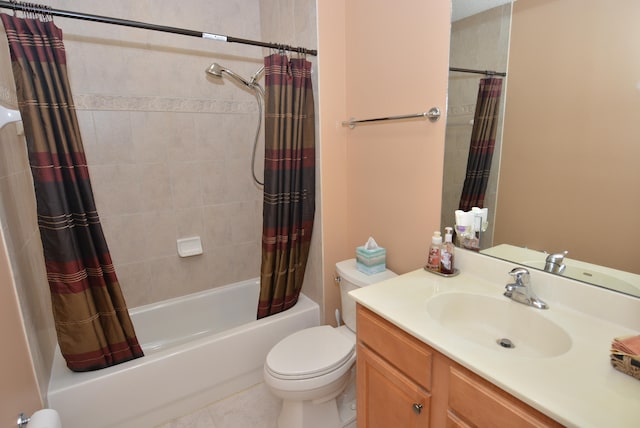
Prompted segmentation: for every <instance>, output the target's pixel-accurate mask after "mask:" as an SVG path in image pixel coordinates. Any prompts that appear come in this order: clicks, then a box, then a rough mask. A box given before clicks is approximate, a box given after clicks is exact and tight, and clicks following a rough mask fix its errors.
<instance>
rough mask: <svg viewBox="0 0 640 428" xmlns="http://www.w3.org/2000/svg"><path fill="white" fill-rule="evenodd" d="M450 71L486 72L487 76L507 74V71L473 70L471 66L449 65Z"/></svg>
mask: <svg viewBox="0 0 640 428" xmlns="http://www.w3.org/2000/svg"><path fill="white" fill-rule="evenodd" d="M449 71H459V72H460V73H474V74H484V75H485V76H506V75H507V73H502V72H499V71H491V70H473V69H471V68H457V67H449Z"/></svg>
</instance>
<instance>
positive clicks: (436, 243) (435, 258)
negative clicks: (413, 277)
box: [427, 230, 442, 272]
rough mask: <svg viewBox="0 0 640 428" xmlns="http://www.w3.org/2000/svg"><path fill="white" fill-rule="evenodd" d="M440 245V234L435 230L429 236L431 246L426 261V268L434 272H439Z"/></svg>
mask: <svg viewBox="0 0 640 428" xmlns="http://www.w3.org/2000/svg"><path fill="white" fill-rule="evenodd" d="M441 247H442V236H441V234H440V232H438V231H437V230H436V231H435V232H433V236H432V237H431V247H429V259H428V261H427V269H429V270H432V271H434V272H440V250H441Z"/></svg>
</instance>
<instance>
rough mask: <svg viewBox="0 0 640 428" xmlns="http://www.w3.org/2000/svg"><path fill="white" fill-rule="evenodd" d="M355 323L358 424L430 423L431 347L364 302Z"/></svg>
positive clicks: (380, 427)
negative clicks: (392, 323) (364, 306)
mask: <svg viewBox="0 0 640 428" xmlns="http://www.w3.org/2000/svg"><path fill="white" fill-rule="evenodd" d="M356 322H357V334H358V345H357V355H358V361H357V364H356V370H357V375H356V376H357V394H358V407H357V413H358V415H357V418H358V427H359V428H362V427H367V428H388V427H403V428H405V427H406V428H414V427H415V428H418V427H428V426H429V423H430V413H431V412H430V409H431V394H430V392H429V390H430V388H431V373H432V369H431V362H432V352H431V350H430V349H429V348H428V347H426V346H425V345H424V344H423V343H422V342H420V341H419V340H417V339H416V338H414V337H413V336H411V335H409V334H407V333H406V332H404V331H402V330H400V329H398V328H396V327H394V326H392V325H391V324H390V323H388V322H387V321H385V320H383V319H382V318H380V317H378V316H377V315H375V314H373V313H372V312H370V311H368V310H366V309H364V308H363V307H360V306H359V308H358V313H357V321H356Z"/></svg>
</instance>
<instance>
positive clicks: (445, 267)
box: [440, 227, 455, 275]
mask: <svg viewBox="0 0 640 428" xmlns="http://www.w3.org/2000/svg"><path fill="white" fill-rule="evenodd" d="M444 231H445V233H444V244H442V249H441V250H440V272H441V273H443V274H446V275H451V274H453V273H454V271H455V268H454V260H455V254H454V251H455V246H454V245H453V228H452V227H445V228H444Z"/></svg>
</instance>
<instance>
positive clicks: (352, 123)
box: [342, 107, 440, 129]
mask: <svg viewBox="0 0 640 428" xmlns="http://www.w3.org/2000/svg"><path fill="white" fill-rule="evenodd" d="M425 117H426V118H427V119H429V121H431V122H435V121H437V120H438V119H440V109H439V108H438V107H432V108H431V109H429V111H424V112H422V113H414V114H403V115H401V116H388V117H377V118H374V119H354V118H351V119H349V120H345V121H344V122H342V126H348V127H349V128H351V129H353V128H355V127H356V125H357V124H358V123H368V122H381V121H385V120H401V119H419V118H425Z"/></svg>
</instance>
